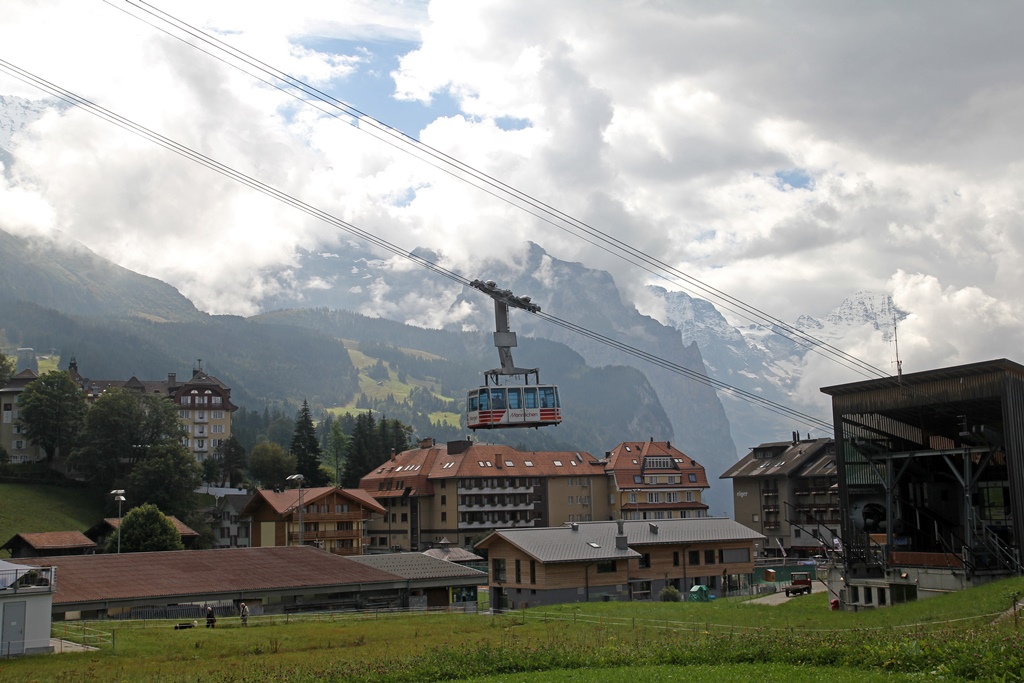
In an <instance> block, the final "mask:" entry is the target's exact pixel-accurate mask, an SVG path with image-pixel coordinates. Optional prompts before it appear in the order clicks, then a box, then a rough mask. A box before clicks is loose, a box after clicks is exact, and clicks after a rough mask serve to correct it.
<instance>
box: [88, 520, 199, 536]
mask: <svg viewBox="0 0 1024 683" xmlns="http://www.w3.org/2000/svg"><path fill="white" fill-rule="evenodd" d="M167 519H169V520H171V523H172V524H174V528H175V529H177V531H178V535H179V536H181V537H182V538H198V537H199V532H198V531H196V530H195V529H193V528H192V527H190V526H188V525H187V524H185V523H184V522H182V521H181V520H180V519H178V518H177V517H175V516H174V515H167ZM103 521H104V522H106V523H107V524H108V525H110V528H111V530H113V531H117V527H119V526H121V519H120V518H118V517H104V518H103ZM93 528H95V526H94V527H93ZM91 530H92V529H90V531H91Z"/></svg>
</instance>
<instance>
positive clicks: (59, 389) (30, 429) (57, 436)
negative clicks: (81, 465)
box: [18, 370, 86, 463]
mask: <svg viewBox="0 0 1024 683" xmlns="http://www.w3.org/2000/svg"><path fill="white" fill-rule="evenodd" d="M85 414H86V403H85V394H84V393H83V392H82V389H81V388H80V387H79V386H78V385H77V384H75V381H74V380H73V379H71V375H70V373H68V372H67V371H63V370H54V371H52V372H47V373H46V374H45V375H43V376H42V377H40V378H38V379H36V380H33V381H32V382H29V383H28V384H27V385H26V386H25V390H24V391H22V392H21V396H19V397H18V417H19V419H20V420H21V424H22V426H23V427H24V429H25V437H26V438H27V439H28V440H29V441H31V442H32V443H34V444H36V445H38V446H39V447H40V448H42V449H43V451H44V452H45V453H46V462H47V463H50V462H53V459H54V457H55V456H57V455H58V454H60V455H68V454H69V453H70V452H71V448H72V446H73V445H74V444H75V441H76V440H77V438H78V435H79V433H80V432H81V431H82V426H83V424H84V422H85Z"/></svg>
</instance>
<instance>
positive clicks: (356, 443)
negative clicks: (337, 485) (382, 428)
mask: <svg viewBox="0 0 1024 683" xmlns="http://www.w3.org/2000/svg"><path fill="white" fill-rule="evenodd" d="M383 461H384V459H383V458H382V457H381V446H380V440H379V434H378V427H377V420H376V418H374V416H373V411H367V412H365V413H361V414H360V415H359V416H358V417H356V424H355V426H354V427H353V429H352V439H351V442H350V443H349V453H348V463H347V464H346V467H345V474H344V476H343V477H342V485H343V486H345V487H346V488H357V487H358V486H359V480H360V479H362V478H363V477H364V476H366V475H367V474H369V473H370V471H371V470H373V468H374V467H377V466H378V465H379V464H380V463H382V462H383Z"/></svg>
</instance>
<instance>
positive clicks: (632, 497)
mask: <svg viewBox="0 0 1024 683" xmlns="http://www.w3.org/2000/svg"><path fill="white" fill-rule="evenodd" d="M608 498H609V502H610V503H613V504H614V503H615V494H614V493H612V494H609V496H608ZM696 499H697V494H696V493H695V492H693V491H648V492H647V502H648V503H662V502H664V503H681V502H682V501H684V500H685V501H686V502H687V503H692V502H694V501H695V500H696ZM629 502H630V503H638V502H640V498H639V494H638V493H637V492H635V491H631V492H630V494H629Z"/></svg>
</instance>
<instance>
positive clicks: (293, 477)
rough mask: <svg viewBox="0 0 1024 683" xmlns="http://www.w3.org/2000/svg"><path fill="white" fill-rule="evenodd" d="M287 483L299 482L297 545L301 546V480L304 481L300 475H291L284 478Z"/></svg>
mask: <svg viewBox="0 0 1024 683" xmlns="http://www.w3.org/2000/svg"><path fill="white" fill-rule="evenodd" d="M286 479H287V480H288V481H297V482H299V545H303V538H302V480H303V479H305V477H303V476H302V475H301V474H293V475H291V476H290V477H286Z"/></svg>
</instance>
